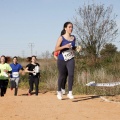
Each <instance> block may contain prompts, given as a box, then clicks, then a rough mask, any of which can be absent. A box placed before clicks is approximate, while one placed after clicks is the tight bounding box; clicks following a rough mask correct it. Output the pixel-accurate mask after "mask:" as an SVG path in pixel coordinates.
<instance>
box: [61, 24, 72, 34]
mask: <svg viewBox="0 0 120 120" xmlns="http://www.w3.org/2000/svg"><path fill="white" fill-rule="evenodd" d="M69 24H72V23H71V22H66V23H64V26H63V30H62V31H61V36H62V35H64V34H65V33H66V31H65V28H66V27H67V26H68V25H69ZM72 25H73V24H72Z"/></svg>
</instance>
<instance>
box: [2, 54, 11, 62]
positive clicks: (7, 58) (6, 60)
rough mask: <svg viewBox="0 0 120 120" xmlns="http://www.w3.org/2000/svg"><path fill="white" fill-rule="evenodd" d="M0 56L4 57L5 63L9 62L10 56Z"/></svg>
mask: <svg viewBox="0 0 120 120" xmlns="http://www.w3.org/2000/svg"><path fill="white" fill-rule="evenodd" d="M1 57H4V58H5V63H9V62H10V61H11V58H10V57H9V56H6V57H5V55H2V56H1Z"/></svg>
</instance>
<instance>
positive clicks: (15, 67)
mask: <svg viewBox="0 0 120 120" xmlns="http://www.w3.org/2000/svg"><path fill="white" fill-rule="evenodd" d="M10 66H11V68H12V74H11V76H10V85H11V86H10V87H11V90H13V88H15V92H14V95H15V96H17V92H18V84H19V81H20V75H19V74H20V72H21V71H23V67H22V66H21V64H19V63H18V58H17V57H16V56H15V57H13V63H12V64H10Z"/></svg>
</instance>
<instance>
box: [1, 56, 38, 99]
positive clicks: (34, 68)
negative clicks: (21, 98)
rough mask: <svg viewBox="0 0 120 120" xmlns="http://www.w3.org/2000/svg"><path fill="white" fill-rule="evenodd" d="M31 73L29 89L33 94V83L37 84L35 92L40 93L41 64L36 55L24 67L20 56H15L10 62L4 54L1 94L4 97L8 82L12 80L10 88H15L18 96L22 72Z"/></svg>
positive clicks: (2, 57)
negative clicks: (20, 62)
mask: <svg viewBox="0 0 120 120" xmlns="http://www.w3.org/2000/svg"><path fill="white" fill-rule="evenodd" d="M25 72H27V73H29V77H28V80H29V91H28V95H31V92H32V91H33V85H34V84H35V94H36V95H38V86H39V78H40V65H39V64H38V63H37V62H36V56H32V57H31V59H30V63H29V64H28V65H27V66H26V67H25V69H23V67H22V65H21V64H19V63H18V58H17V57H16V56H15V57H13V61H12V63H11V64H8V61H7V58H6V57H5V56H4V55H2V56H1V57H0V89H1V91H0V94H1V97H3V96H4V95H5V93H6V90H7V87H8V82H9V80H10V89H11V90H13V88H14V89H15V90H14V95H15V96H17V93H18V85H19V82H20V74H24V73H25Z"/></svg>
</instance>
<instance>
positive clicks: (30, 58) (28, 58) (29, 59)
mask: <svg viewBox="0 0 120 120" xmlns="http://www.w3.org/2000/svg"><path fill="white" fill-rule="evenodd" d="M33 57H35V59H37V57H36V56H35V55H33V56H31V57H27V62H31V60H32V58H33Z"/></svg>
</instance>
